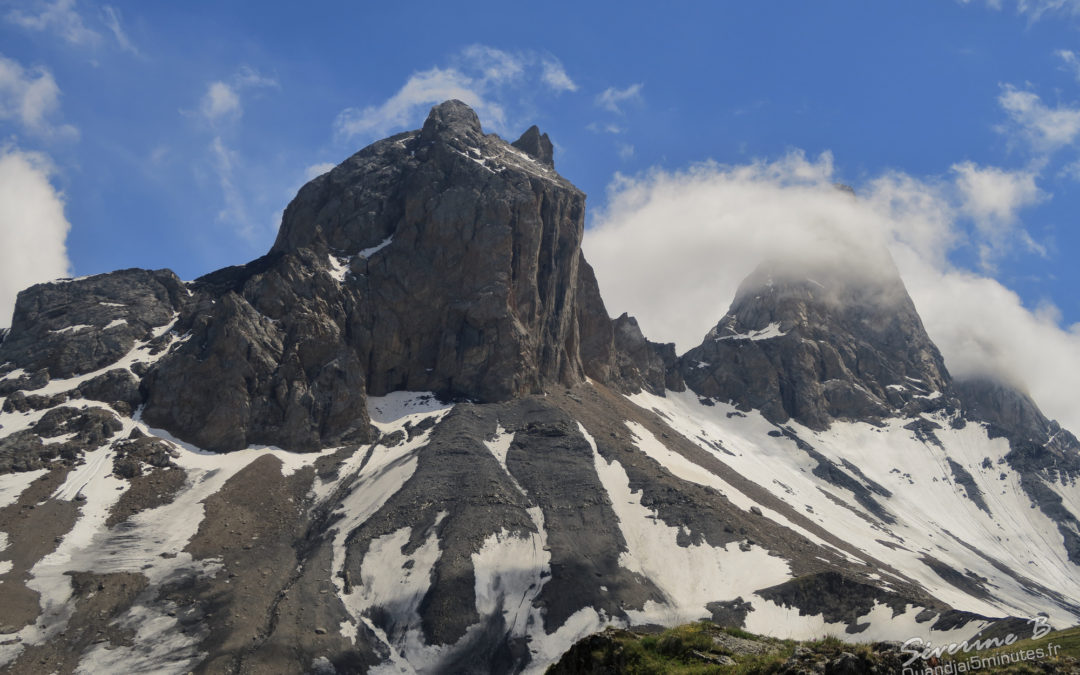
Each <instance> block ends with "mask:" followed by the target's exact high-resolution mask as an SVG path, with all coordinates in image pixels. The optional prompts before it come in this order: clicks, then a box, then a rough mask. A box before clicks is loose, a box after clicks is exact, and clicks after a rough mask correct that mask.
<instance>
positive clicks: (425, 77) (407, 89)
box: [334, 68, 504, 138]
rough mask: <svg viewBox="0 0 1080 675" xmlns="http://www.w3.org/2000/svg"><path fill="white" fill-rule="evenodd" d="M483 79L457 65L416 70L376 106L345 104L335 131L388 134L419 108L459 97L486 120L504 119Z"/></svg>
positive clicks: (408, 121) (407, 121) (348, 135)
mask: <svg viewBox="0 0 1080 675" xmlns="http://www.w3.org/2000/svg"><path fill="white" fill-rule="evenodd" d="M481 89H483V82H481V81H477V80H474V79H473V78H471V77H469V76H468V75H465V74H464V73H462V72H461V71H459V70H456V69H454V68H446V69H443V68H432V69H431V70H425V71H422V72H419V73H413V74H412V76H410V77H409V79H408V81H406V82H405V85H404V86H403V87H402V88H401V89H399V90H398V92H397V93H396V94H394V95H393V96H391V97H390V98H389V99H387V100H386V101H384V102H383V103H382V104H380V105H377V106H367V107H366V108H363V109H362V110H361V109H359V108H346V109H345V110H343V111H341V113H340V114H339V115H338V117H337V119H336V120H335V121H334V129H335V131H336V132H337V133H338V134H339V135H341V136H343V137H345V138H352V137H354V136H369V135H373V134H374V135H380V136H382V135H386V134H387V133H389V132H390V131H391V130H393V129H400V128H402V127H405V126H407V125H409V124H412V123H413V121H414V120H416V118H417V116H418V114H419V111H421V110H424V111H425V112H426V108H428V107H430V106H431V105H433V104H436V103H442V102H443V101H445V100H448V99H458V100H459V101H462V102H464V103H467V104H469V105H470V106H472V107H473V108H475V109H476V112H477V114H479V115H480V116H481V117H482V118H483V119H484V120H485V122H489V123H492V124H495V125H499V124H501V123H502V121H503V119H504V113H503V110H502V108H501V107H499V106H498V105H496V104H493V103H490V102H489V101H487V100H486V99H485V98H484V96H483V94H481V93H480V90H481Z"/></svg>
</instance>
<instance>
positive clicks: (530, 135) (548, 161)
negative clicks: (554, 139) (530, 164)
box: [513, 124, 555, 169]
mask: <svg viewBox="0 0 1080 675" xmlns="http://www.w3.org/2000/svg"><path fill="white" fill-rule="evenodd" d="M513 145H514V147H515V148H517V149H518V150H521V151H522V152H525V153H526V154H528V155H529V156H530V157H532V158H534V159H536V160H537V161H538V162H540V163H541V164H543V165H544V166H549V167H551V168H552V169H554V168H555V148H554V147H553V146H552V145H551V139H549V138H548V135H547V134H541V133H540V129H539V128H538V127H537V126H536V125H535V124H534V125H532V126H531V127H529V128H528V129H527V130H526V131H525V133H523V134H522V135H521V138H519V139H517V140H516V141H514V144H513Z"/></svg>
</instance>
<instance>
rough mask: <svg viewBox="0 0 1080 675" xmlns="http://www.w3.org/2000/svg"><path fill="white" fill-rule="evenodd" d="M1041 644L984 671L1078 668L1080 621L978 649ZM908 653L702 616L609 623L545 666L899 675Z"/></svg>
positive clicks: (636, 673) (660, 673) (555, 669)
mask: <svg viewBox="0 0 1080 675" xmlns="http://www.w3.org/2000/svg"><path fill="white" fill-rule="evenodd" d="M1050 644H1054V645H1058V646H1059V647H1060V649H1059V650H1057V651H1056V653H1055V654H1054V655H1053V656H1050V655H1049V652H1050V651H1051V650H1050V649H1049V648H1048V645H1050ZM1039 648H1042V649H1043V650H1044V653H1046V654H1047V655H1046V657H1045V658H1043V659H1041V660H1040V661H1038V662H1020V663H1014V664H1003V665H1001V666H994V667H993V668H991V669H990V670H987V671H984V672H994V673H1012V674H1019V673H1047V672H1070V673H1071V672H1077V673H1080V627H1077V628H1071V629H1068V630H1064V631H1055V632H1053V633H1049V634H1048V635H1046V636H1044V637H1043V638H1041V639H1039V640H1037V641H1036V640H1022V641H1019V642H1017V643H1015V644H1013V645H1010V646H1007V647H1002V648H999V649H994V650H987V651H983V652H979V653H978V655H979V657H981V658H987V657H1000V656H1002V655H1005V654H1015V653H1018V652H1020V651H1021V650H1023V651H1025V652H1026V651H1027V650H1036V649H1039ZM968 656H970V655H968ZM964 657H965V655H962V654H961V655H958V656H957V657H945V659H950V658H955V660H956V661H961V660H964ZM905 658H906V655H904V654H901V653H900V651H899V646H898V645H896V644H891V645H890V644H884V643H881V644H876V645H871V644H853V643H849V642H845V641H844V640H842V639H840V638H838V637H835V636H826V637H823V638H822V639H820V640H814V641H810V642H795V641H792V640H777V639H773V638H766V637H761V636H759V635H754V634H752V633H748V632H746V631H744V630H740V629H738V628H724V627H721V626H718V625H716V624H714V623H712V622H709V621H701V622H698V623H693V624H688V625H685V626H679V627H677V628H671V629H668V630H665V631H663V632H660V633H643V632H637V631H629V630H618V629H608V630H607V631H604V632H603V633H599V634H597V635H592V636H590V637H588V638H585V639H584V640H582V641H581V642H579V643H578V644H577V645H575V646H574V648H573V649H571V650H570V652H568V653H567V654H565V655H564V656H563V658H562V659H561V660H560V661H559V663H557V664H555V665H553V666H551V668H549V669H548V671H547V672H548V675H569V674H570V673H619V674H622V673H625V674H627V675H666V674H668V673H671V674H673V675H711V674H714V673H725V674H727V673H739V674H745V675H771V674H782V673H797V672H813V671H815V670H816V671H817V672H822V671H823V670H832V669H833V668H835V667H837V666H838V665H839V664H841V663H844V664H845V665H846V667H847V668H849V669H854V670H848V671H847V672H870V671H871V669H873V668H874V667H875V666H876V667H877V669H878V671H879V672H893V671H894V670H895V672H897V673H899V672H901V663H902V661H903V659H905ZM815 666H816V668H815ZM826 666H828V667H826ZM841 670H843V669H841ZM916 672H922V671H919V670H916Z"/></svg>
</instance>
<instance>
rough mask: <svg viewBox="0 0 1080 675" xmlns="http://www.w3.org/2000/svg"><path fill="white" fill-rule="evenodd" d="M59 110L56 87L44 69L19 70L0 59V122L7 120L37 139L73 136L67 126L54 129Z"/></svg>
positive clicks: (54, 81)
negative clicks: (37, 137)
mask: <svg viewBox="0 0 1080 675" xmlns="http://www.w3.org/2000/svg"><path fill="white" fill-rule="evenodd" d="M59 109H60V87H58V86H57V85H56V80H54V79H53V76H52V73H50V72H49V71H48V70H46V69H45V68H40V67H39V68H32V69H29V70H28V69H26V68H23V67H22V65H20V64H19V63H18V62H16V61H13V60H11V59H8V58H5V57H3V56H0V120H11V121H14V122H16V123H18V124H19V125H21V126H22V128H23V129H25V130H26V131H29V132H31V133H34V134H37V135H39V136H47V137H66V138H71V137H77V136H78V135H79V134H78V130H77V129H75V127H73V126H71V125H66V124H65V125H60V126H54V125H53V124H52V123H51V122H50V118H51V117H54V116H55V115H56V113H57V112H58V111H59Z"/></svg>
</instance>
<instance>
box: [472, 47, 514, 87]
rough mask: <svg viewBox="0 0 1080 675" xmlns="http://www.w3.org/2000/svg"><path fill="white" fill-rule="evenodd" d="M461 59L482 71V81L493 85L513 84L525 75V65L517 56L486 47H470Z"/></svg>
mask: <svg viewBox="0 0 1080 675" xmlns="http://www.w3.org/2000/svg"><path fill="white" fill-rule="evenodd" d="M461 59H462V60H463V61H464V62H465V63H466V64H469V66H471V67H472V68H475V69H477V70H479V71H480V79H481V80H483V81H485V82H488V83H491V84H502V83H504V82H512V81H514V80H517V79H519V78H521V77H522V76H523V75H524V74H525V64H524V62H523V61H522V58H521V57H520V56H518V55H517V54H511V53H510V52H505V51H503V50H501V49H495V48H494V47H488V46H485V45H470V46H468V47H466V48H465V49H464V50H463V51H462V53H461Z"/></svg>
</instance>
